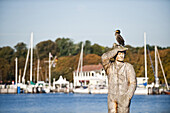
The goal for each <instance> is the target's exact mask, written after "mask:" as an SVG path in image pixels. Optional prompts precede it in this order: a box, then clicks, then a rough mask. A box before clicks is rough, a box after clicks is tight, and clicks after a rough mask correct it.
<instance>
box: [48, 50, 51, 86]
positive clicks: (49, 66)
mask: <svg viewBox="0 0 170 113" xmlns="http://www.w3.org/2000/svg"><path fill="white" fill-rule="evenodd" d="M51 56H52V55H51V53H50V52H49V80H48V81H49V87H51Z"/></svg>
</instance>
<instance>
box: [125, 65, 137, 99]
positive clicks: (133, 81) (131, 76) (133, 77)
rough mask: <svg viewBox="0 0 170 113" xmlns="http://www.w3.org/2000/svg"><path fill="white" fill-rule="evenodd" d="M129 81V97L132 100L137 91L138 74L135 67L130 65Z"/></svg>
mask: <svg viewBox="0 0 170 113" xmlns="http://www.w3.org/2000/svg"><path fill="white" fill-rule="evenodd" d="M127 74H128V81H129V89H128V92H127V96H129V98H130V99H131V98H132V96H133V94H134V92H135V90H136V73H135V70H134V68H133V66H132V65H131V64H130V65H128V73H127Z"/></svg>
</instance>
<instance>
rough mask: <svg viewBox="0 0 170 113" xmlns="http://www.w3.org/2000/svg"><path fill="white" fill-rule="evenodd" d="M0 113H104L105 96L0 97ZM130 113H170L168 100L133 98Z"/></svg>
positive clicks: (1, 95) (105, 108)
mask: <svg viewBox="0 0 170 113" xmlns="http://www.w3.org/2000/svg"><path fill="white" fill-rule="evenodd" d="M0 113H107V95H106V94H95V95H94V94H72V93H69V94H64V93H49V94H45V93H44V94H0ZM130 113H170V96H169V95H135V96H134V97H133V99H132V102H131V107H130Z"/></svg>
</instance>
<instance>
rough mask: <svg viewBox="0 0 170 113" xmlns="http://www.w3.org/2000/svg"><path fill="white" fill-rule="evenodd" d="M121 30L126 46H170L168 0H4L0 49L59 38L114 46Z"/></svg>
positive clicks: (0, 15)
mask: <svg viewBox="0 0 170 113" xmlns="http://www.w3.org/2000/svg"><path fill="white" fill-rule="evenodd" d="M117 29H120V30H121V35H122V36H123V38H124V39H125V44H128V45H131V46H134V47H137V46H140V47H141V46H143V43H144V39H143V37H144V32H146V38H147V43H148V44H149V45H157V46H161V47H167V46H170V1H169V0H140V1H139V0H0V47H4V46H10V47H14V46H15V45H16V44H17V43H19V42H24V43H26V44H27V45H29V43H30V35H31V32H33V33H34V46H35V45H36V44H37V43H39V42H41V41H46V40H52V41H55V40H56V39H57V38H59V37H61V38H62V37H65V38H70V39H71V40H72V41H73V42H74V43H78V42H80V41H85V40H90V41H91V42H92V44H94V43H97V44H99V45H102V46H108V47H112V45H113V43H115V42H116V40H115V36H114V31H115V30H117Z"/></svg>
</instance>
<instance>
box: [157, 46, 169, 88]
mask: <svg viewBox="0 0 170 113" xmlns="http://www.w3.org/2000/svg"><path fill="white" fill-rule="evenodd" d="M156 52H157V54H158V59H159V63H160V65H161V69H162V73H163V76H164V79H165V84H166V87H167V89H168V90H169V86H168V82H167V80H166V76H165V72H164V69H163V66H162V62H161V59H160V56H159V52H158V49H157V47H156Z"/></svg>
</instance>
